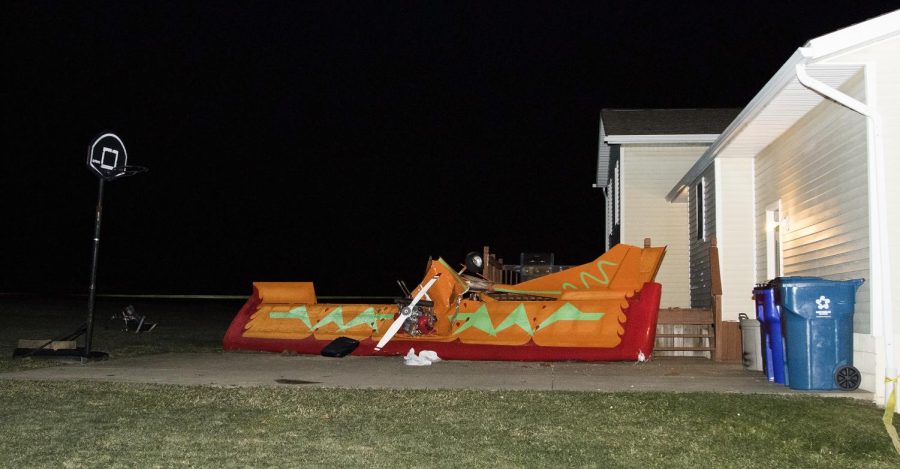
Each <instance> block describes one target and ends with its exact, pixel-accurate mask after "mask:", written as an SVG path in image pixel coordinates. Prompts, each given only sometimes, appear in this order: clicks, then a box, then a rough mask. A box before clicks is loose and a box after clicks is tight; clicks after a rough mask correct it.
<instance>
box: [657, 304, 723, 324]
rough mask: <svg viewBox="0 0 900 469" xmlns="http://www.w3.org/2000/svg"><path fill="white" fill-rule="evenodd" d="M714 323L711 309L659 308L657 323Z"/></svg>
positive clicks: (714, 319)
mask: <svg viewBox="0 0 900 469" xmlns="http://www.w3.org/2000/svg"><path fill="white" fill-rule="evenodd" d="M715 323H716V318H715V315H714V314H713V311H712V310H711V309H693V308H661V309H660V310H659V319H658V320H657V324H708V325H714V324H715Z"/></svg>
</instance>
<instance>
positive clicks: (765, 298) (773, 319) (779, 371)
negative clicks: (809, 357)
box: [753, 285, 786, 384]
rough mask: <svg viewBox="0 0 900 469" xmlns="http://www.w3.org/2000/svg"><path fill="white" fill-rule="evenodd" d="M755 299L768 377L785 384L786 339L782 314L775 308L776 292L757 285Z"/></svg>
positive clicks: (754, 291)
mask: <svg viewBox="0 0 900 469" xmlns="http://www.w3.org/2000/svg"><path fill="white" fill-rule="evenodd" d="M753 298H754V300H755V301H756V318H757V319H759V322H760V324H761V329H762V335H763V354H764V355H765V359H764V360H765V361H764V362H763V363H764V364H765V372H766V377H768V378H769V381H772V382H774V383H778V384H785V376H786V375H785V372H784V339H783V335H782V333H781V329H782V328H781V314H780V312H779V311H778V308H777V307H776V306H775V290H774V288H773V287H772V286H771V285H757V286H756V288H754V289H753Z"/></svg>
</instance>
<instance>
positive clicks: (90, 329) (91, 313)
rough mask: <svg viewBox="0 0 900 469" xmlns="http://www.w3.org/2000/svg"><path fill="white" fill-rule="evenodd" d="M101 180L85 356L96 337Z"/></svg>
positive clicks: (89, 354)
mask: <svg viewBox="0 0 900 469" xmlns="http://www.w3.org/2000/svg"><path fill="white" fill-rule="evenodd" d="M97 179H99V180H100V189H99V190H98V191H97V192H98V194H97V218H96V219H95V220H94V257H93V260H92V261H91V289H90V291H89V292H88V307H87V331H86V332H85V335H84V357H85V358H90V356H91V339H93V337H94V302H95V300H96V298H97V260H98V257H99V252H100V218H101V217H102V216H103V182H104V181H105V179H104V178H102V177H101V178H97Z"/></svg>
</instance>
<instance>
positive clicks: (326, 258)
mask: <svg viewBox="0 0 900 469" xmlns="http://www.w3.org/2000/svg"><path fill="white" fill-rule="evenodd" d="M832 3H836V4H840V5H843V6H842V7H840V8H835V7H832V6H829V5H828V2H759V1H753V2H722V1H716V2H700V1H690V2H662V1H660V2H641V1H619V2H599V1H593V2H550V1H547V2H497V3H494V2H485V1H477V2H397V1H391V2H373V1H365V2H363V1H360V2H335V1H327V2H322V3H317V2H285V3H281V2H250V1H248V2H224V1H215V2H183V1H177V2H171V3H170V2H158V1H153V2H142V1H129V2H119V1H117V2H36V1H25V2H13V3H11V4H10V3H6V4H5V6H4V9H3V14H2V19H0V21H2V28H0V39H2V40H0V43H2V46H0V47H2V51H3V55H2V58H3V61H2V63H3V70H4V73H3V75H4V76H5V77H6V78H7V81H6V83H7V84H6V85H5V86H3V87H2V91H0V93H2V109H3V125H2V132H3V141H4V142H5V143H6V151H5V152H4V153H5V154H4V155H3V169H2V170H0V171H2V173H0V177H2V179H0V182H2V206H0V207H2V213H3V222H2V223H0V231H2V235H0V236H2V237H0V246H2V247H0V267H2V269H0V272H2V273H0V292H48V293H66V292H86V290H87V285H88V278H89V271H90V252H91V238H92V233H93V211H94V204H95V201H96V196H97V179H96V178H95V177H94V176H92V175H91V173H89V172H88V170H87V169H86V167H85V160H86V151H87V146H88V144H89V143H90V142H91V140H92V139H93V138H94V137H95V136H97V135H98V134H99V133H100V132H101V131H113V132H116V133H117V134H118V135H119V136H120V137H122V139H123V140H124V142H125V145H126V147H127V149H128V155H129V163H131V164H138V165H145V166H148V167H149V168H150V170H151V172H150V173H148V174H146V175H141V176H139V177H135V178H130V179H125V180H120V181H116V182H113V183H111V184H108V185H107V190H106V199H105V202H106V203H105V211H104V218H103V230H102V234H101V238H102V244H101V251H100V257H101V264H100V272H99V289H100V291H101V292H129V293H219V294H226V293H228V294H235V293H236V294H245V293H249V292H250V283H251V281H253V280H314V281H316V286H317V290H318V291H319V293H322V294H357V293H358V294H394V293H396V287H395V286H394V283H393V281H394V279H397V278H403V279H405V280H406V281H407V283H416V282H418V280H419V279H420V276H421V274H422V272H423V268H424V265H425V262H426V260H427V259H428V257H429V256H435V257H436V256H443V257H445V258H446V259H447V260H448V261H449V262H451V264H453V265H456V264H458V262H460V261H461V260H462V258H463V257H464V256H465V253H466V252H468V251H470V250H480V248H481V246H482V245H484V244H489V245H491V246H493V247H494V250H495V251H496V252H498V253H499V254H500V255H501V256H503V257H506V258H507V259H512V258H516V257H517V256H518V254H519V252H521V251H552V252H555V253H556V258H557V260H558V261H559V262H560V263H564V264H566V263H569V264H571V263H581V262H586V261H588V260H590V259H593V258H594V257H596V256H597V255H599V254H600V253H601V252H602V250H603V220H602V217H603V197H602V194H601V192H600V191H599V190H597V189H592V188H591V184H592V183H593V182H594V174H595V163H596V161H595V159H596V151H597V127H598V118H599V111H600V109H601V108H606V107H619V108H668V107H743V106H744V105H745V104H746V103H747V102H748V101H749V100H750V99H751V98H752V97H753V95H754V94H755V93H756V92H757V91H758V90H759V89H760V88H761V87H762V86H763V84H764V83H765V82H766V81H767V80H768V79H769V77H771V76H772V75H773V74H774V73H775V71H776V70H777V69H778V67H779V66H780V65H781V64H782V63H783V62H784V61H785V60H786V59H787V58H788V57H789V56H790V54H791V53H792V52H793V51H794V50H795V49H796V48H797V47H799V46H801V45H802V44H803V43H804V42H806V40H808V39H810V38H813V37H816V36H819V35H821V34H824V33H828V32H830V31H833V30H835V29H839V28H841V27H844V26H848V25H850V24H853V23H856V22H859V21H863V20H865V19H868V18H871V17H873V16H877V15H878V14H882V13H885V12H888V11H891V10H892V9H895V8H897V7H900V4H897V3H883V2H832ZM847 5H852V8H848V7H847Z"/></svg>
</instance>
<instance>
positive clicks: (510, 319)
mask: <svg viewBox="0 0 900 469" xmlns="http://www.w3.org/2000/svg"><path fill="white" fill-rule="evenodd" d="M457 318H458V319H461V320H463V321H465V323H464V324H463V325H462V326H460V327H459V329H456V330H455V331H453V335H458V334H459V333H461V332H462V331H464V330H466V329H468V328H470V327H474V328H475V329H478V330H479V331H481V332H484V333H485V334H488V335H490V336H491V337H496V336H497V333H499V332H502V331H505V330H506V329H509V328H510V327H512V326H519V328H521V329H522V330H523V331H525V332H527V333H528V335H530V336H534V330H533V329H532V328H531V322H530V321H528V314H527V313H526V312H525V305H523V304H521V303H519V306H516V308H515V309H514V310H512V312H511V313H509V315H508V316H506V319H504V320H503V322H501V323H500V325H499V326H497V327H496V328H494V323H493V321H491V316H490V314H488V310H487V305H481V307H480V308H478V311H475V312H474V313H459V314H458V315H457Z"/></svg>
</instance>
